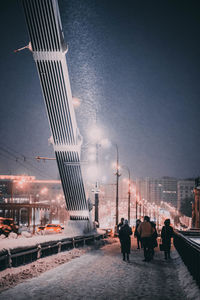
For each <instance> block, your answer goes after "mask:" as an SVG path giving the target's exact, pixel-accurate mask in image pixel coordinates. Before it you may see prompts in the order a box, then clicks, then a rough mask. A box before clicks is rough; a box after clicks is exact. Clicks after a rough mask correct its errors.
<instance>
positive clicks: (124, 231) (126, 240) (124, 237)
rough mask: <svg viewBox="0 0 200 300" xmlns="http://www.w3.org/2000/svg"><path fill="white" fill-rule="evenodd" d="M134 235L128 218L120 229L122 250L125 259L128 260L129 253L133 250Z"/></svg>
mask: <svg viewBox="0 0 200 300" xmlns="http://www.w3.org/2000/svg"><path fill="white" fill-rule="evenodd" d="M131 235H132V229H131V227H130V226H129V225H128V220H125V221H124V225H123V226H122V227H121V229H120V230H119V238H120V242H121V252H122V254H123V260H124V261H125V260H126V257H127V261H128V262H129V254H130V251H131V238H130V236H131Z"/></svg>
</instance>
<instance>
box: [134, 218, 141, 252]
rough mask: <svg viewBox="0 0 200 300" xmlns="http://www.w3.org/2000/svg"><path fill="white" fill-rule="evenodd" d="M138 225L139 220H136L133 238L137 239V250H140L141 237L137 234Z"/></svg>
mask: <svg viewBox="0 0 200 300" xmlns="http://www.w3.org/2000/svg"><path fill="white" fill-rule="evenodd" d="M140 223H141V221H140V219H137V220H136V226H135V232H134V237H135V238H137V249H140V247H141V248H142V242H141V237H140V234H139V232H138V226H139V225H140Z"/></svg>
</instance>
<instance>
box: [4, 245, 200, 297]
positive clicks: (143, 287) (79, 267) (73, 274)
mask: <svg viewBox="0 0 200 300" xmlns="http://www.w3.org/2000/svg"><path fill="white" fill-rule="evenodd" d="M134 243H135V241H134ZM132 248H134V249H132V252H131V262H130V263H127V262H124V261H122V257H121V253H120V248H119V242H117V243H113V244H110V245H106V246H104V247H103V248H101V249H98V250H93V251H91V252H88V253H86V254H84V255H82V256H80V257H78V258H76V259H74V260H71V261H69V262H68V263H64V264H62V265H61V266H58V267H57V268H54V269H52V270H50V271H47V272H46V273H43V274H42V275H41V276H39V277H37V278H34V279H31V280H28V281H26V282H23V283H21V284H19V285H18V286H16V287H14V288H12V289H10V290H7V291H5V292H3V293H2V294H0V299H5V300H6V299H9V300H11V299H20V300H22V299H177V300H178V299H196V300H197V299H200V298H198V297H199V296H198V295H199V294H198V293H199V291H198V288H197V286H196V285H195V283H194V281H193V280H192V279H191V276H190V275H189V273H188V271H187V270H186V267H185V266H184V265H183V263H182V262H181V260H180V257H179V255H178V254H177V252H176V251H175V250H174V251H173V252H172V259H171V261H169V262H166V261H165V260H164V259H163V253H161V252H156V254H155V258H154V260H153V261H152V262H150V263H145V262H143V261H142V260H143V251H142V250H136V245H135V244H134V247H132ZM181 278H182V279H181Z"/></svg>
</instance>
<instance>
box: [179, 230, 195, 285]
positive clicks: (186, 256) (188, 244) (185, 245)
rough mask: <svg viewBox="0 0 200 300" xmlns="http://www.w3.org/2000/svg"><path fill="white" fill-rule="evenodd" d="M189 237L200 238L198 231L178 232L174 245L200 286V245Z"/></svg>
mask: <svg viewBox="0 0 200 300" xmlns="http://www.w3.org/2000/svg"><path fill="white" fill-rule="evenodd" d="M189 237H199V238H200V236H198V233H196V234H195V233H194V232H182V233H177V234H175V237H174V246H175V248H176V250H177V251H178V253H179V254H180V256H181V258H182V260H183V261H184V263H185V265H186V266H187V268H188V270H189V271H190V273H191V275H192V276H193V278H194V279H195V280H196V282H197V284H198V286H199V287H200V245H199V244H198V243H196V242H194V241H192V240H191V239H189Z"/></svg>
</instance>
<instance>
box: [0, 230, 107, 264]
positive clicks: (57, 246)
mask: <svg viewBox="0 0 200 300" xmlns="http://www.w3.org/2000/svg"><path fill="white" fill-rule="evenodd" d="M106 237H107V234H93V235H86V236H77V237H73V238H66V239H62V240H57V241H50V242H44V243H40V244H37V245H35V246H31V247H28V248H27V247H26V248H15V249H10V250H3V251H1V252H0V270H4V269H6V268H11V267H18V266H20V265H23V264H27V263H30V262H33V261H35V260H37V259H39V258H42V257H45V256H49V255H52V254H56V253H60V252H61V251H67V250H70V249H72V248H76V247H81V246H84V245H86V244H90V243H92V242H94V241H95V240H100V239H104V238H106Z"/></svg>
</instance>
